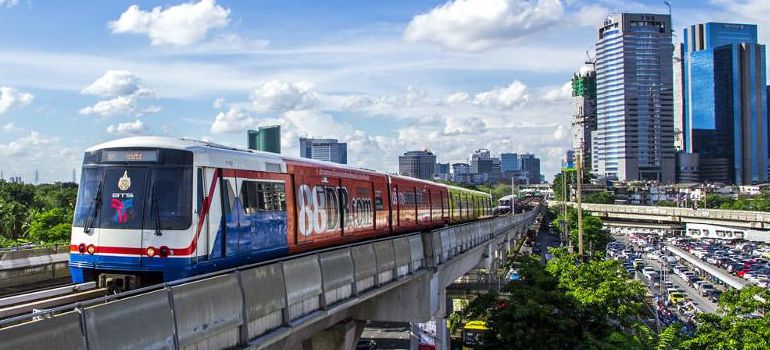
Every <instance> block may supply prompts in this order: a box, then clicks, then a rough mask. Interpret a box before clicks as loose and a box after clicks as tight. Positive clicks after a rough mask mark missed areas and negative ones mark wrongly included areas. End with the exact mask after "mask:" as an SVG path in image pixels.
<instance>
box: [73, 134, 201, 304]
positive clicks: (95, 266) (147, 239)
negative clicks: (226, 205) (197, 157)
mask: <svg viewBox="0 0 770 350" xmlns="http://www.w3.org/2000/svg"><path fill="white" fill-rule="evenodd" d="M147 139H148V138H144V139H143V140H145V142H137V141H134V142H132V141H127V140H131V139H124V140H118V141H113V142H109V143H106V144H103V145H100V146H96V147H93V148H91V149H88V150H87V151H86V153H85V156H84V159H83V169H82V173H81V180H80V188H79V190H78V199H77V204H76V208H75V217H74V220H73V225H72V226H73V228H72V239H71V245H70V272H71V274H72V280H73V282H75V283H81V282H85V281H99V284H100V285H103V286H110V287H113V288H117V289H129V288H136V287H138V286H140V285H148V284H152V283H157V282H161V281H164V280H170V279H175V278H181V277H185V276H187V275H190V274H191V269H193V268H194V264H193V260H194V258H195V257H194V256H193V255H194V254H195V247H194V246H195V242H194V240H193V236H194V234H195V229H194V227H193V225H192V223H193V207H192V202H193V200H192V198H193V153H192V152H191V151H188V150H184V149H172V148H163V147H157V146H156V147H149V146H148V145H151V144H153V143H152V142H147ZM135 140H136V139H135ZM142 145H143V146H142Z"/></svg>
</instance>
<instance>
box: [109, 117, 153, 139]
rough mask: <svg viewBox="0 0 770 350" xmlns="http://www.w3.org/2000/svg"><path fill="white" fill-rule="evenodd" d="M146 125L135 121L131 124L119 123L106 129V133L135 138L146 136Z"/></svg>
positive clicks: (147, 129) (147, 130)
mask: <svg viewBox="0 0 770 350" xmlns="http://www.w3.org/2000/svg"><path fill="white" fill-rule="evenodd" d="M149 130H150V129H149V128H148V127H147V125H144V123H143V122H142V121H141V120H139V119H137V120H134V121H133V122H128V123H120V124H117V125H110V126H108V127H107V133H109V134H112V135H116V136H137V135H146V134H147V133H148V132H149Z"/></svg>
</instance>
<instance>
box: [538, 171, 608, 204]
mask: <svg viewBox="0 0 770 350" xmlns="http://www.w3.org/2000/svg"><path fill="white" fill-rule="evenodd" d="M565 175H566V176H565ZM562 177H566V179H567V192H566V195H565V194H563V193H562V192H563V189H564V188H563V186H564V185H563V183H562V181H563V179H562ZM576 178H577V170H576V169H574V168H568V169H563V171H562V172H560V173H558V174H556V176H554V178H553V184H551V189H553V196H554V200H557V201H561V200H564V198H566V199H567V200H569V199H570V195H571V194H572V190H571V189H570V186H571V185H572V184H574V183H575V179H576ZM590 182H591V174H590V173H588V172H587V171H584V172H583V183H590ZM613 200H614V199H613Z"/></svg>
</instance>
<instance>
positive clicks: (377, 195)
mask: <svg viewBox="0 0 770 350" xmlns="http://www.w3.org/2000/svg"><path fill="white" fill-rule="evenodd" d="M374 208H375V210H382V209H383V205H382V191H374Z"/></svg>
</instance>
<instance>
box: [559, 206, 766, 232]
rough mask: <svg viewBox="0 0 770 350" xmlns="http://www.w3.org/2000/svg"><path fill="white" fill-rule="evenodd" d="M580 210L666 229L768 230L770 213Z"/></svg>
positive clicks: (648, 208) (636, 208)
mask: <svg viewBox="0 0 770 350" xmlns="http://www.w3.org/2000/svg"><path fill="white" fill-rule="evenodd" d="M548 205H549V206H550V207H558V206H561V205H562V202H556V201H552V202H549V203H548ZM567 205H569V206H575V205H576V203H574V202H567ZM583 209H584V210H588V211H590V212H591V213H592V214H593V215H596V216H600V217H602V218H603V219H608V220H611V221H612V220H614V221H624V222H640V223H646V224H669V225H670V224H679V225H684V224H687V223H694V224H708V225H723V226H730V227H737V228H744V229H755V230H770V213H765V212H756V211H744V210H724V209H691V208H671V207H653V206H642V205H617V204H593V203H583Z"/></svg>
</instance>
